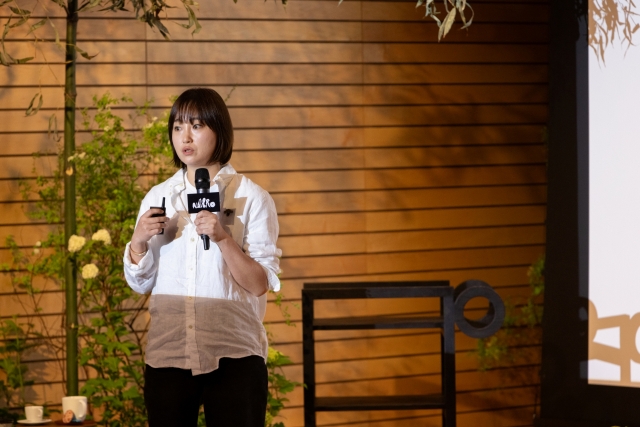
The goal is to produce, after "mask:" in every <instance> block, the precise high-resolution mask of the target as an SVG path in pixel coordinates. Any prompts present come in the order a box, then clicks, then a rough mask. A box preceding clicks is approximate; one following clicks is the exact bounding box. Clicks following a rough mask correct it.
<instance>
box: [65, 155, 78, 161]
mask: <svg viewBox="0 0 640 427" xmlns="http://www.w3.org/2000/svg"><path fill="white" fill-rule="evenodd" d="M75 158H76V156H75V155H73V156H69V157H67V161H68V162H73V159H75Z"/></svg>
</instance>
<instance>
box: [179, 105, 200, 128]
mask: <svg viewBox="0 0 640 427" xmlns="http://www.w3.org/2000/svg"><path fill="white" fill-rule="evenodd" d="M196 120H198V121H202V118H201V117H200V109H199V108H198V107H197V105H196V103H195V102H185V103H184V104H182V105H180V106H179V107H178V111H177V112H176V116H175V119H174V121H176V122H180V123H187V122H189V123H191V124H193V122H194V121H196Z"/></svg>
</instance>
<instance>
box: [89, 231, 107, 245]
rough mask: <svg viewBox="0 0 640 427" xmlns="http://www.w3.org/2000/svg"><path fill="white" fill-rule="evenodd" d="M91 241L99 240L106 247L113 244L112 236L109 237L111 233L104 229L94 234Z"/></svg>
mask: <svg viewBox="0 0 640 427" xmlns="http://www.w3.org/2000/svg"><path fill="white" fill-rule="evenodd" d="M91 240H99V241H101V242H104V244H105V245H110V244H111V236H110V235H109V231H107V230H105V229H104V228H103V229H101V230H98V231H96V232H95V233H93V236H91Z"/></svg>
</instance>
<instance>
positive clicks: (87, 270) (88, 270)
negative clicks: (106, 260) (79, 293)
mask: <svg viewBox="0 0 640 427" xmlns="http://www.w3.org/2000/svg"><path fill="white" fill-rule="evenodd" d="M99 271H100V270H98V267H96V265H95V264H93V263H92V264H87V265H85V266H84V267H82V278H83V279H93V278H94V277H96V276H97V275H98V272H99Z"/></svg>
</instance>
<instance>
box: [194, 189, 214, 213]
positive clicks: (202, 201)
mask: <svg viewBox="0 0 640 427" xmlns="http://www.w3.org/2000/svg"><path fill="white" fill-rule="evenodd" d="M187 204H188V208H189V213H190V214H192V213H198V212H200V211H209V212H220V193H196V194H187Z"/></svg>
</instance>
